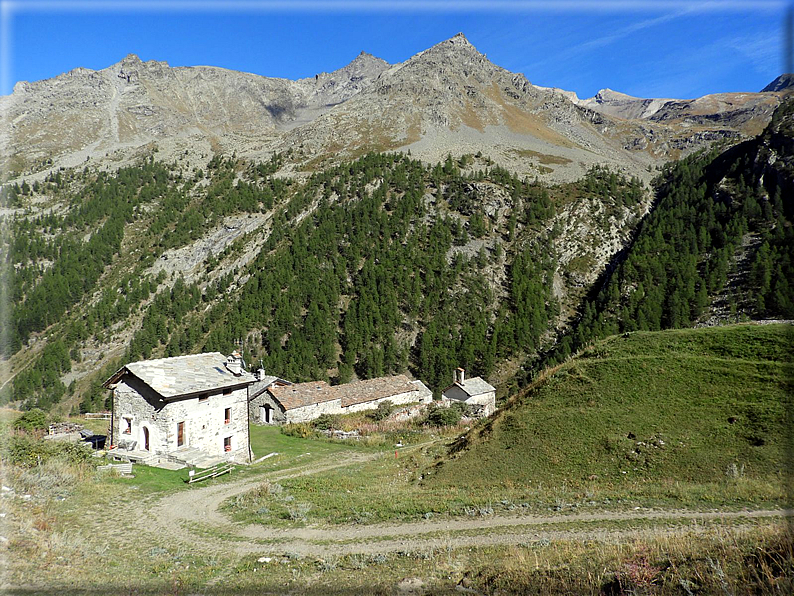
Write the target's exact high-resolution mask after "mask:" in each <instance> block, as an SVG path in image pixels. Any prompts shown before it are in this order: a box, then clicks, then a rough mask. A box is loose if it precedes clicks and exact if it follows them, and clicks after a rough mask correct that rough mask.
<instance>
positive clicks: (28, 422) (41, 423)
mask: <svg viewBox="0 0 794 596" xmlns="http://www.w3.org/2000/svg"><path fill="white" fill-rule="evenodd" d="M14 428H16V429H18V430H26V431H34V430H44V429H45V428H47V413H46V412H45V411H44V410H41V409H40V408H33V409H32V410H28V411H27V412H25V413H24V414H22V415H21V416H20V417H19V418H17V419H16V420H15V421H14Z"/></svg>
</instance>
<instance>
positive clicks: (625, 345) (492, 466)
mask: <svg viewBox="0 0 794 596" xmlns="http://www.w3.org/2000/svg"><path fill="white" fill-rule="evenodd" d="M792 340H794V327H792V326H791V325H786V324H777V325H766V326H756V325H737V326H730V327H717V328H703V329H685V330H671V331H662V332H636V333H631V334H625V335H622V336H615V337H611V338H608V339H606V340H603V341H601V342H598V343H596V344H595V345H594V346H592V347H590V348H588V349H586V350H584V351H583V352H582V353H581V354H580V355H579V356H577V357H576V358H573V359H571V360H569V361H568V362H566V363H565V364H562V365H560V366H558V367H555V368H553V369H550V370H547V371H546V372H544V373H543V374H542V375H541V376H540V377H539V378H538V380H537V381H536V382H534V383H533V384H532V385H531V386H530V387H529V388H528V389H527V390H525V391H523V392H522V393H520V394H519V395H517V396H516V397H514V398H512V399H511V400H510V401H509V402H508V404H507V405H506V406H505V407H504V408H503V409H502V410H501V411H500V412H498V413H497V414H496V415H495V417H494V418H493V419H492V420H490V421H489V422H488V423H487V424H486V425H485V426H481V427H477V428H475V429H473V430H472V431H471V432H469V433H468V434H467V435H465V436H464V437H462V438H461V439H460V440H459V441H458V442H457V443H456V444H455V445H454V446H453V448H452V455H451V458H450V459H449V460H445V461H443V462H442V463H440V464H439V465H438V466H437V467H436V470H435V472H434V473H433V474H432V475H431V476H430V477H429V478H428V479H427V480H426V481H425V483H426V484H429V485H460V484H461V483H466V484H467V485H469V486H473V485H479V486H513V485H520V484H524V485H527V484H532V483H535V484H537V483H538V482H541V483H553V484H558V483H560V482H562V481H564V482H568V483H570V484H571V485H573V486H576V485H581V484H583V483H585V482H586V481H588V480H596V479H597V480H598V484H599V485H602V486H603V485H604V484H612V483H614V484H615V485H622V484H626V483H635V482H643V481H648V480H652V481H662V482H665V481H667V480H669V481H670V482H671V483H674V482H678V481H682V482H697V483H709V482H723V481H726V480H728V479H733V478H738V477H744V478H746V479H749V480H751V481H752V480H758V481H761V482H762V483H767V484H770V483H775V482H777V481H780V482H781V483H782V481H783V479H784V478H785V472H786V469H787V465H786V442H787V441H790V440H791V436H790V435H791V433H792V432H794V431H792V424H791V420H790V416H791V408H792V405H791V401H790V400H791V399H792V398H791V395H792V390H794V365H792V361H794V358H792V355H794V341H792ZM787 410H788V411H787ZM787 417H789V418H788V422H787ZM596 477H597V478H596ZM654 484H658V482H654Z"/></svg>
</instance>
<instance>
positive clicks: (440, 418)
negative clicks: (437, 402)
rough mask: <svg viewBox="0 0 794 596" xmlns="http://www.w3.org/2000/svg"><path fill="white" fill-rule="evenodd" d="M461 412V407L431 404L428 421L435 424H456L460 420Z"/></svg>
mask: <svg viewBox="0 0 794 596" xmlns="http://www.w3.org/2000/svg"><path fill="white" fill-rule="evenodd" d="M460 418H461V412H460V408H456V407H452V406H450V407H449V408H442V407H439V406H431V407H430V409H429V410H428V412H427V419H426V420H427V423H428V424H432V425H433V426H454V425H455V424H457V423H458V422H460Z"/></svg>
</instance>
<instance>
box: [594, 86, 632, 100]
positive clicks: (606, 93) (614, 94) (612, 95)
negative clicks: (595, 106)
mask: <svg viewBox="0 0 794 596" xmlns="http://www.w3.org/2000/svg"><path fill="white" fill-rule="evenodd" d="M593 99H595V100H596V101H619V100H627V99H638V98H637V97H634V96H633V95H628V94H626V93H621V92H620V91H613V90H612V89H610V88H608V87H605V88H604V89H601V90H600V91H599V92H598V93H596V94H595V97H594V98H593Z"/></svg>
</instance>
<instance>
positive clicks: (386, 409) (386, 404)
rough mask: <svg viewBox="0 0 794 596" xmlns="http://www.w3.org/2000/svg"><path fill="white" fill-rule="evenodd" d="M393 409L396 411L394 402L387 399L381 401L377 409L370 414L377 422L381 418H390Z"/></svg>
mask: <svg viewBox="0 0 794 596" xmlns="http://www.w3.org/2000/svg"><path fill="white" fill-rule="evenodd" d="M393 411H394V404H393V403H391V402H390V401H389V400H388V399H387V400H384V401H382V402H380V403H379V404H378V407H377V408H376V409H375V410H372V411H371V412H369V414H368V416H369V417H370V418H372V419H373V420H375V421H376V422H379V421H381V420H385V419H386V418H388V417H389V414H391V413H392V412H393Z"/></svg>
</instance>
